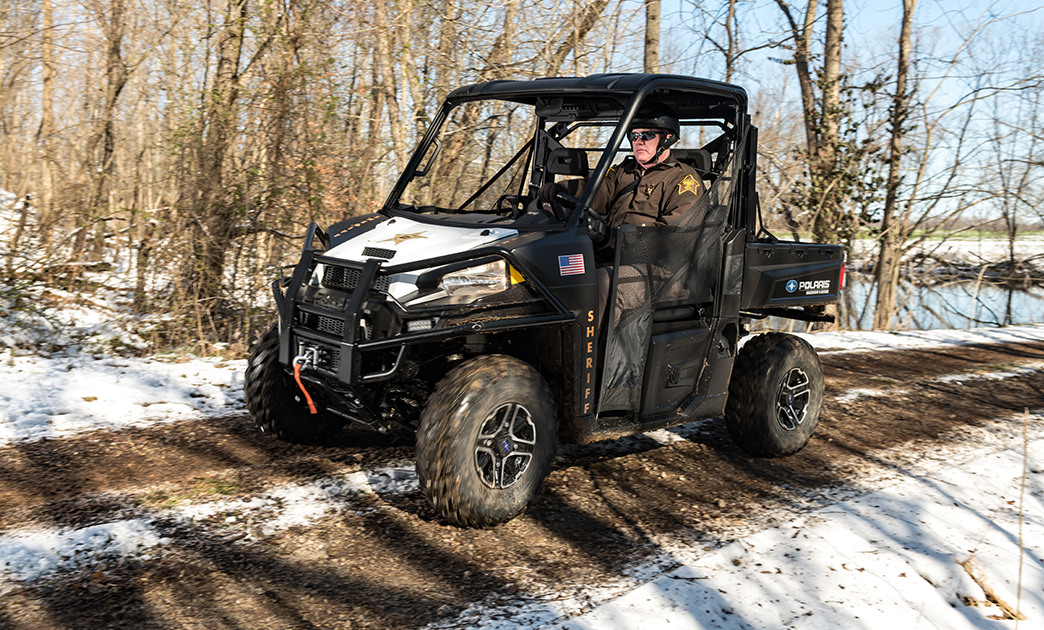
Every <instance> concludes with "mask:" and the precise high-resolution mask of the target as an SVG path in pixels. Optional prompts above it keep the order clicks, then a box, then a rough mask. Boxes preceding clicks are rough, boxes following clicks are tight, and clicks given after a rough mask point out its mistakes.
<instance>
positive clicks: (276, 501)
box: [0, 465, 420, 594]
mask: <svg viewBox="0 0 1044 630" xmlns="http://www.w3.org/2000/svg"><path fill="white" fill-rule="evenodd" d="M419 489H420V487H419V484H418V482H417V475H416V472H415V471H414V470H413V468H412V465H410V466H405V465H399V466H390V467H382V468H376V469H371V470H366V471H355V472H351V473H347V474H342V475H331V476H328V477H324V478H321V479H317V480H314V481H311V482H308V483H287V484H281V485H279V486H276V487H274V488H272V489H270V490H267V491H265V492H262V493H259V494H257V495H254V496H249V497H243V498H233V499H225V500H198V501H186V502H185V503H183V504H180V505H177V506H176V507H173V508H170V509H169V510H164V511H163V512H162V513H161V514H159V516H162V517H163V519H165V520H167V519H173V520H175V521H178V522H181V523H187V524H191V525H194V526H203V527H208V526H215V527H218V528H222V529H228V528H233V527H255V528H256V529H257V531H258V533H259V534H260V535H261V536H271V535H273V534H275V533H277V532H280V531H285V530H287V529H290V528H291V527H295V526H301V525H309V524H311V523H315V522H316V521H318V520H320V519H322V518H323V517H325V516H327V515H328V514H331V513H336V512H337V511H340V510H344V509H350V508H351V499H352V498H353V497H355V496H358V495H360V494H374V493H376V494H378V495H381V496H392V495H396V494H405V493H409V492H414V491H418V490H419ZM160 531H161V528H160V527H158V526H157V524H156V520H155V519H150V518H137V519H132V520H120V521H116V522H112V523H102V524H98V525H92V526H90V527H84V528H79V529H70V528H42V527H37V528H32V529H23V530H18V531H10V532H6V533H4V534H3V535H0V594H2V593H5V592H9V591H10V590H12V588H14V584H15V583H17V582H22V583H31V582H34V581H36V580H38V579H40V578H43V577H47V576H49V575H52V574H55V573H57V572H64V571H71V570H75V569H82V568H85V567H90V566H93V565H97V564H100V563H103V562H106V561H111V560H113V559H115V558H121V557H124V558H127V557H141V556H142V554H143V553H144V552H146V551H148V550H150V549H154V548H163V547H165V546H167V545H169V544H170V539H169V538H166V537H164V536H162V535H161V534H160Z"/></svg>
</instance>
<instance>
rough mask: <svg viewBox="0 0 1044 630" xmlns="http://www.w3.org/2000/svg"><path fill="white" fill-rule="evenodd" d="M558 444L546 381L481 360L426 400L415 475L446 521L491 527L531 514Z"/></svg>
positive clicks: (498, 359)
mask: <svg viewBox="0 0 1044 630" xmlns="http://www.w3.org/2000/svg"><path fill="white" fill-rule="evenodd" d="M557 442H558V417H557V414H556V412H555V405H554V403H553V402H552V397H551V390H550V388H548V386H547V383H546V382H545V381H544V379H543V378H542V377H541V376H540V374H539V373H538V372H537V371H536V370H535V369H534V368H533V367H531V366H530V365H528V364H527V363H524V362H522V361H520V360H518V359H515V358H513V357H508V356H503V355H490V356H483V357H478V358H476V359H472V360H471V361H468V362H466V363H463V364H461V365H459V366H457V367H456V368H454V369H453V370H452V371H451V372H450V373H449V374H448V375H446V378H444V379H443V380H442V381H441V382H440V383H439V384H438V385H437V386H436V388H435V392H434V393H433V394H432V396H431V398H430V399H429V400H428V404H427V406H426V407H425V409H424V412H423V413H422V414H421V423H420V429H419V430H418V431H417V476H418V477H419V478H420V484H421V489H422V490H423V492H424V495H425V497H427V499H428V502H429V503H431V506H432V507H433V508H435V511H437V512H438V513H439V514H440V515H441V516H442V517H443V518H445V519H446V520H447V521H449V522H450V523H452V524H454V525H459V526H463V527H490V526H492V525H497V524H499V523H503V522H506V521H509V520H511V519H513V518H515V517H516V516H518V515H519V514H521V513H522V512H523V511H524V510H525V509H526V506H527V505H528V504H529V502H530V501H531V500H532V498H533V497H534V496H535V495H536V494H537V492H538V491H539V490H540V487H541V486H542V485H543V482H544V478H545V477H547V474H548V472H550V470H551V461H552V459H553V458H554V453H555V446H556V444H557Z"/></svg>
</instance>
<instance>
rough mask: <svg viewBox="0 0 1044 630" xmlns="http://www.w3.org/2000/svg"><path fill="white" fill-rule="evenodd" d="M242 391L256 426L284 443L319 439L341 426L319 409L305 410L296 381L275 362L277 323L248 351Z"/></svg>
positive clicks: (277, 338) (308, 441) (277, 349)
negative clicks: (314, 411)
mask: <svg viewBox="0 0 1044 630" xmlns="http://www.w3.org/2000/svg"><path fill="white" fill-rule="evenodd" d="M243 393H244V397H245V398H246V405H247V409H249V410H250V415H251V416H252V417H253V418H254V423H255V424H257V428H259V429H261V432H262V433H271V434H273V435H275V436H276V437H279V438H281V439H283V440H286V441H288V442H301V443H314V442H321V441H324V440H327V439H329V438H330V437H332V436H333V435H334V434H335V433H337V431H338V430H339V429H340V428H341V426H343V423H341V422H339V421H337V420H335V419H333V418H330V417H329V415H327V414H325V413H323V412H322V411H321V410H320V411H319V413H315V414H313V413H311V412H310V411H309V409H308V403H307V402H306V401H305V400H304V396H303V394H302V393H301V390H300V388H299V387H298V386H297V383H295V382H294V379H293V378H292V377H291V376H290V375H289V374H287V372H286V369H284V368H283V366H282V364H280V363H279V327H278V326H272V328H271V329H269V331H268V332H267V333H265V335H264V336H263V337H261V340H260V341H258V342H257V345H255V346H254V350H253V351H252V352H251V353H250V359H249V360H248V361H247V369H246V374H245V375H244V377H243Z"/></svg>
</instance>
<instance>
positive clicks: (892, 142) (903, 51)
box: [873, 0, 917, 329]
mask: <svg viewBox="0 0 1044 630" xmlns="http://www.w3.org/2000/svg"><path fill="white" fill-rule="evenodd" d="M916 7H917V0H903V18H902V23H901V26H900V29H899V54H898V57H897V62H896V70H895V93H894V94H893V95H892V107H891V110H890V115H889V119H890V120H889V126H890V127H891V137H890V138H889V143H888V181H887V183H886V184H885V202H884V209H883V210H882V215H881V233H880V235H879V236H878V240H879V246H878V254H877V265H876V267H875V269H874V275H875V278H874V281H875V283H876V285H877V298H876V305H875V307H874V322H873V327H874V328H875V329H889V328H891V325H892V319H893V318H894V316H895V302H896V294H895V291H896V287H897V286H898V284H899V271H900V258H901V254H902V245H903V244H904V242H905V238H906V234H905V230H904V229H902V225H901V224H900V225H896V224H895V221H896V204H897V203H898V197H899V186H900V185H901V183H902V172H901V168H902V156H903V152H904V148H903V136H904V135H905V133H906V131H907V129H906V121H907V117H908V115H909V100H910V95H909V93H908V88H907V84H906V79H907V75H908V74H909V72H910V54H911V45H910V36H911V31H912V30H913V16H914V10H915V9H916Z"/></svg>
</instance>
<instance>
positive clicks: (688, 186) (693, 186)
mask: <svg viewBox="0 0 1044 630" xmlns="http://www.w3.org/2000/svg"><path fill="white" fill-rule="evenodd" d="M699 189H700V182H699V180H698V179H696V178H695V177H693V176H692V175H691V174H689V175H686V176H685V178H684V179H682V180H681V181H680V182H678V194H679V195H680V194H682V193H687V192H690V193H692V194H694V195H695V194H696V193H697V192H699Z"/></svg>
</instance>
